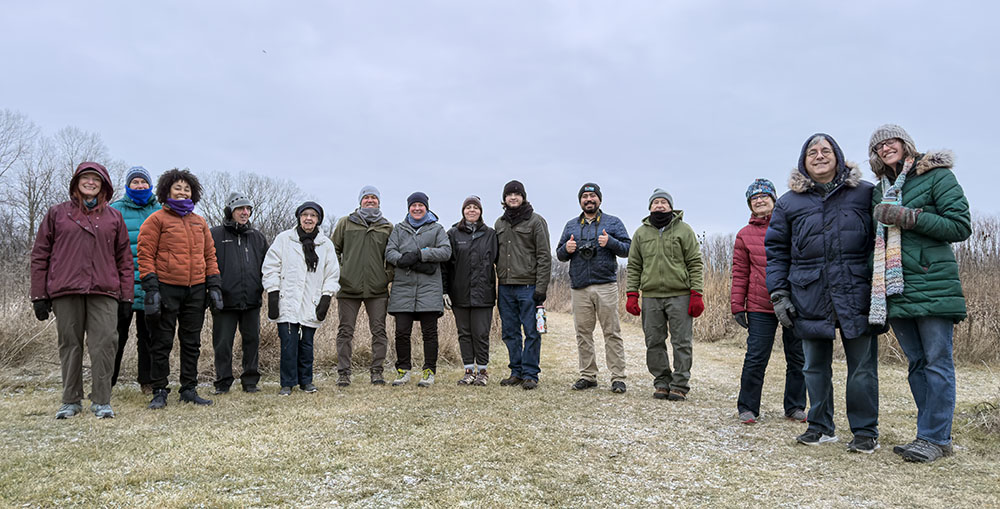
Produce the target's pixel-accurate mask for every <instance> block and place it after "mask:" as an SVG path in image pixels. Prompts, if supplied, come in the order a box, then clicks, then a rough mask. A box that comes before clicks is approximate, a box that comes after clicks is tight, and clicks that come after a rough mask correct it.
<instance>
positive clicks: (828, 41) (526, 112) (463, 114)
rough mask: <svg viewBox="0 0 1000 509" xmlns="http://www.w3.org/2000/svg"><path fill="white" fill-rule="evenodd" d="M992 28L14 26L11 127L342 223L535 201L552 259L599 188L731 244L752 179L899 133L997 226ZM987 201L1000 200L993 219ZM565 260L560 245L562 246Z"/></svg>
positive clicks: (511, 11)
mask: <svg viewBox="0 0 1000 509" xmlns="http://www.w3.org/2000/svg"><path fill="white" fill-rule="evenodd" d="M997 5H998V4H997V3H995V2H983V1H980V2H964V1H951V2H940V1H935V2H930V1H927V2H904V1H898V2H893V1H888V2H882V1H879V2H871V1H838V2H822V3H820V2H792V1H789V2H716V1H704V0H698V1H648V2H647V1H618V2H609V1H573V2H570V1H565V2H538V1H511V0H502V1H453V2H448V1H434V2H431V1H402V0H400V1H391V2H390V1H363V2H362V1H357V2H277V1H275V2H250V1H239V2H236V1H232V2H222V1H212V2H203V1H188V2H157V3H154V2H133V1H129V2H125V1H122V2H79V1H66V2H56V1H45V2H5V3H4V6H3V13H4V14H3V18H4V20H5V23H4V27H3V30H0V63H2V66H3V67H2V78H0V109H3V108H7V109H11V110H14V111H17V112H20V113H23V114H25V115H27V116H28V117H29V118H30V119H31V120H33V121H34V122H36V123H37V124H39V126H40V127H42V129H43V130H44V131H45V132H47V133H50V134H51V133H54V132H55V131H57V130H58V129H60V128H62V127H64V126H67V125H72V126H76V127H78V128H81V129H84V130H87V131H92V132H97V133H100V135H101V136H102V138H103V140H104V142H105V144H106V145H107V146H108V148H109V151H110V153H111V155H112V156H113V157H114V158H116V159H123V160H125V161H126V162H127V163H129V164H139V165H143V166H145V167H146V168H148V169H149V170H150V171H151V172H153V174H154V175H156V174H158V173H159V172H161V171H163V170H165V169H168V168H172V167H175V166H179V167H188V168H190V169H191V170H193V171H195V172H196V173H197V172H199V171H207V170H221V171H231V172H238V171H244V170H245V171H253V172H257V173H264V174H271V175H279V176H282V177H287V178H290V179H292V180H294V181H295V182H296V183H297V184H298V185H299V186H300V187H302V188H303V189H304V190H305V191H306V192H307V193H308V194H309V195H310V196H311V197H313V198H315V199H317V200H318V201H319V202H320V203H321V204H322V205H323V206H324V207H325V208H326V209H327V216H328V217H329V216H334V215H335V216H340V215H343V214H346V213H348V212H349V211H351V210H353V209H354V208H355V207H356V206H357V192H358V190H359V189H360V188H361V186H363V185H365V184H368V183H372V184H374V185H376V186H378V187H379V188H380V189H381V191H382V197H383V200H382V203H383V206H382V208H383V211H384V212H385V214H386V215H387V216H388V217H389V219H390V220H393V221H399V220H401V219H402V217H403V215H404V214H405V208H406V203H405V200H406V196H407V195H408V194H409V193H410V192H412V191H416V190H420V191H424V192H426V193H427V194H428V195H429V196H430V205H431V209H432V210H434V211H435V212H436V213H437V214H438V215H439V216H441V219H442V222H443V223H445V224H446V225H450V224H451V223H452V222H454V221H456V220H457V219H458V218H459V217H460V215H459V214H460V212H459V207H460V205H461V202H462V199H463V198H464V197H465V196H467V195H469V194H477V195H479V196H481V197H482V198H483V201H484V203H485V205H486V211H485V216H486V219H487V221H489V222H491V223H492V221H493V220H494V219H495V218H496V217H497V216H498V215H499V214H500V212H501V209H500V199H501V197H500V194H501V189H502V187H503V184H504V183H505V182H507V181H508V180H510V179H515V178H516V179H519V180H521V181H522V182H524V184H525V187H526V188H527V194H528V200H529V201H530V202H532V204H533V205H534V207H535V210H536V211H537V212H539V213H541V214H542V215H543V216H544V217H545V218H546V219H547V220H548V223H549V227H550V231H551V234H552V236H553V237H557V236H558V235H559V233H560V232H561V230H562V226H563V224H565V222H566V221H567V220H568V219H570V218H571V217H573V216H575V215H577V214H579V212H580V209H579V204H578V202H577V191H578V189H579V187H580V185H581V184H582V183H584V182H586V181H595V182H597V183H598V184H600V185H601V187H602V189H603V191H604V204H603V207H602V208H603V209H604V210H605V212H607V213H610V214H615V215H618V216H619V217H621V218H622V219H623V220H624V221H625V224H626V226H627V227H628V229H629V231H630V232H632V231H634V230H635V228H636V227H637V226H638V225H639V221H640V220H641V218H642V217H644V216H645V215H646V213H647V203H648V197H649V195H650V194H651V192H652V190H653V188H655V187H663V188H664V189H666V190H667V191H668V192H670V193H671V194H672V195H673V197H674V204H675V208H677V209H682V210H684V212H685V216H684V218H685V220H686V221H687V222H688V223H690V224H691V225H692V226H693V227H694V228H695V230H696V231H697V232H699V233H700V232H702V231H707V232H709V233H730V232H735V231H736V230H738V229H739V228H740V227H742V226H743V225H745V224H746V221H747V218H748V217H749V211H748V209H747V207H746V202H745V198H744V192H745V190H746V187H747V185H748V184H750V183H751V182H752V181H753V180H754V179H755V178H757V177H766V178H770V179H772V180H773V181H774V182H775V184H776V185H777V186H778V189H779V193H780V192H784V190H785V189H787V188H786V185H785V183H786V182H787V179H788V175H789V172H790V171H791V170H792V168H793V167H794V166H795V164H796V160H797V157H798V152H799V149H800V147H801V145H802V143H803V141H805V139H806V138H807V137H808V136H809V135H810V134H812V133H814V132H817V131H823V132H827V133H829V134H831V135H832V136H833V137H834V138H836V139H837V140H838V142H839V143H840V144H841V146H842V147H843V149H844V151H845V153H846V154H847V157H848V158H849V159H852V160H855V161H857V162H859V163H861V165H862V168H863V170H864V172H865V175H866V176H867V177H868V178H871V172H870V169H869V168H868V165H867V162H866V161H867V155H866V152H867V148H868V138H869V136H870V135H871V133H872V131H873V130H874V129H875V127H877V126H878V125H880V124H883V123H887V122H892V123H898V124H900V125H902V126H903V127H905V128H906V129H907V130H908V131H909V133H910V134H911V136H912V137H913V139H914V140H915V141H916V144H917V148H918V149H919V150H921V151H925V150H929V149H938V148H950V149H952V150H954V151H955V153H956V160H957V163H956V174H957V176H958V178H959V181H960V182H961V183H962V185H963V187H964V188H965V190H966V193H967V195H968V197H969V200H970V202H971V204H972V208H973V210H974V211H978V212H980V213H983V214H997V213H998V212H1000V206H998V204H997V200H996V198H995V188H996V186H995V184H994V182H993V181H992V180H993V179H992V178H990V177H988V175H992V173H993V168H992V164H993V163H988V161H987V159H988V158H989V157H990V156H989V154H990V153H991V152H989V151H990V150H991V148H990V147H995V146H996V143H997V142H996V140H997V129H996V125H997V119H998V118H1000V111H998V110H1000V106H998V104H1000V103H998V101H997V98H996V93H997V90H998V89H1000V82H998V81H1000V80H998V66H1000V63H998V62H1000V58H998V57H997V50H998V49H1000V36H998V35H997V34H998V32H997V30H995V20H996V19H997V17H998V14H1000V8H998V7H997ZM991 197H992V198H991ZM553 240H555V239H553Z"/></svg>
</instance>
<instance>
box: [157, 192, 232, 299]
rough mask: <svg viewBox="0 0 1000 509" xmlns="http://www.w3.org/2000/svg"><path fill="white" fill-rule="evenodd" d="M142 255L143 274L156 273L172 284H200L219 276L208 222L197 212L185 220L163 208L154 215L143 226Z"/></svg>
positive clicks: (161, 279)
mask: <svg viewBox="0 0 1000 509" xmlns="http://www.w3.org/2000/svg"><path fill="white" fill-rule="evenodd" d="M138 255H139V273H140V275H141V276H142V277H146V276H148V275H149V274H156V277H157V279H158V280H159V282H160V283H165V284H168V285H176V286H194V285H199V284H202V283H204V282H205V278H206V277H208V276H214V275H216V274H218V273H219V264H218V262H217V261H216V259H215V242H214V241H213V240H212V234H211V232H210V231H209V230H208V223H206V222H205V219H204V218H203V217H201V216H199V215H198V214H195V213H194V212H192V213H190V214H188V215H186V216H183V217H181V216H179V215H177V213H176V212H174V211H172V210H170V209H169V208H163V209H160V210H157V211H156V212H153V213H152V214H150V216H149V217H148V218H146V221H145V222H143V223H142V226H141V227H139V247H138Z"/></svg>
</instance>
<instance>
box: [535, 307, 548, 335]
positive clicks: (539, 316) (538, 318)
mask: <svg viewBox="0 0 1000 509" xmlns="http://www.w3.org/2000/svg"><path fill="white" fill-rule="evenodd" d="M535 330H536V331H538V333H539V334H545V333H546V332H548V331H549V328H548V325H547V324H546V323H545V306H538V307H537V308H535Z"/></svg>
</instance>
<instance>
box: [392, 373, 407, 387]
mask: <svg viewBox="0 0 1000 509" xmlns="http://www.w3.org/2000/svg"><path fill="white" fill-rule="evenodd" d="M408 383H410V370H408V369H397V370H396V379H395V380H393V381H392V386H393V387H398V386H400V385H406V384H408Z"/></svg>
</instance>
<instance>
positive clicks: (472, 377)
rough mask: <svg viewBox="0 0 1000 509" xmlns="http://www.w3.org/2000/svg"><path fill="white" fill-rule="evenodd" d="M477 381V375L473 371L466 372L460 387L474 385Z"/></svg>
mask: <svg viewBox="0 0 1000 509" xmlns="http://www.w3.org/2000/svg"><path fill="white" fill-rule="evenodd" d="M475 381H476V374H475V373H473V372H472V370H471V369H467V370H465V376H463V377H462V379H461V380H459V381H458V385H472V383H473V382H475Z"/></svg>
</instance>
